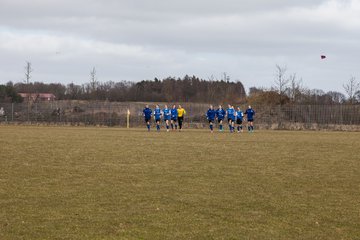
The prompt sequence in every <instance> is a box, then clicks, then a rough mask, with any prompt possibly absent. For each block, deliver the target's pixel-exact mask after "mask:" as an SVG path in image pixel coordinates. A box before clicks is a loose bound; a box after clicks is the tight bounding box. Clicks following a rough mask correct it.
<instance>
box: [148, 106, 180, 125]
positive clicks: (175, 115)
mask: <svg viewBox="0 0 360 240" xmlns="http://www.w3.org/2000/svg"><path fill="white" fill-rule="evenodd" d="M143 114H144V117H145V122H146V127H147V129H148V131H150V121H151V116H152V115H153V114H154V119H155V123H156V130H157V131H160V123H161V117H164V121H165V124H166V131H169V130H170V126H171V129H172V130H176V129H177V128H178V123H179V131H181V129H182V127H183V121H184V115H185V114H186V111H185V109H184V108H183V107H182V106H181V105H179V106H178V108H176V105H173V107H172V108H171V109H169V108H168V106H167V105H165V107H164V109H163V110H161V109H160V107H159V105H156V106H155V110H154V113H153V111H152V110H151V109H150V108H149V105H146V106H145V108H144V110H143Z"/></svg>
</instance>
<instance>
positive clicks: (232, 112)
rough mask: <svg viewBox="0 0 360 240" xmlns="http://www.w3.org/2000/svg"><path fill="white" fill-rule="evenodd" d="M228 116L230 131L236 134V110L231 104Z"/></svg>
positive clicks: (227, 110)
mask: <svg viewBox="0 0 360 240" xmlns="http://www.w3.org/2000/svg"><path fill="white" fill-rule="evenodd" d="M226 115H227V119H228V123H229V130H230V132H231V133H232V132H234V124H235V109H234V107H233V106H232V105H231V104H229V105H228V109H226Z"/></svg>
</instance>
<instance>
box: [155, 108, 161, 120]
mask: <svg viewBox="0 0 360 240" xmlns="http://www.w3.org/2000/svg"><path fill="white" fill-rule="evenodd" d="M154 117H155V119H156V120H158V119H160V118H161V109H160V108H155V110H154Z"/></svg>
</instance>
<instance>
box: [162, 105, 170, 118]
mask: <svg viewBox="0 0 360 240" xmlns="http://www.w3.org/2000/svg"><path fill="white" fill-rule="evenodd" d="M163 112H164V120H170V118H171V111H170V109H168V108H164V109H163Z"/></svg>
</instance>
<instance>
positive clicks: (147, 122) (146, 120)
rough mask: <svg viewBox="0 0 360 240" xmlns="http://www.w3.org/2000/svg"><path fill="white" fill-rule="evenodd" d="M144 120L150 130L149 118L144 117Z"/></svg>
mask: <svg viewBox="0 0 360 240" xmlns="http://www.w3.org/2000/svg"><path fill="white" fill-rule="evenodd" d="M145 122H146V127H147V129H148V131H149V132H150V119H146V118H145Z"/></svg>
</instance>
